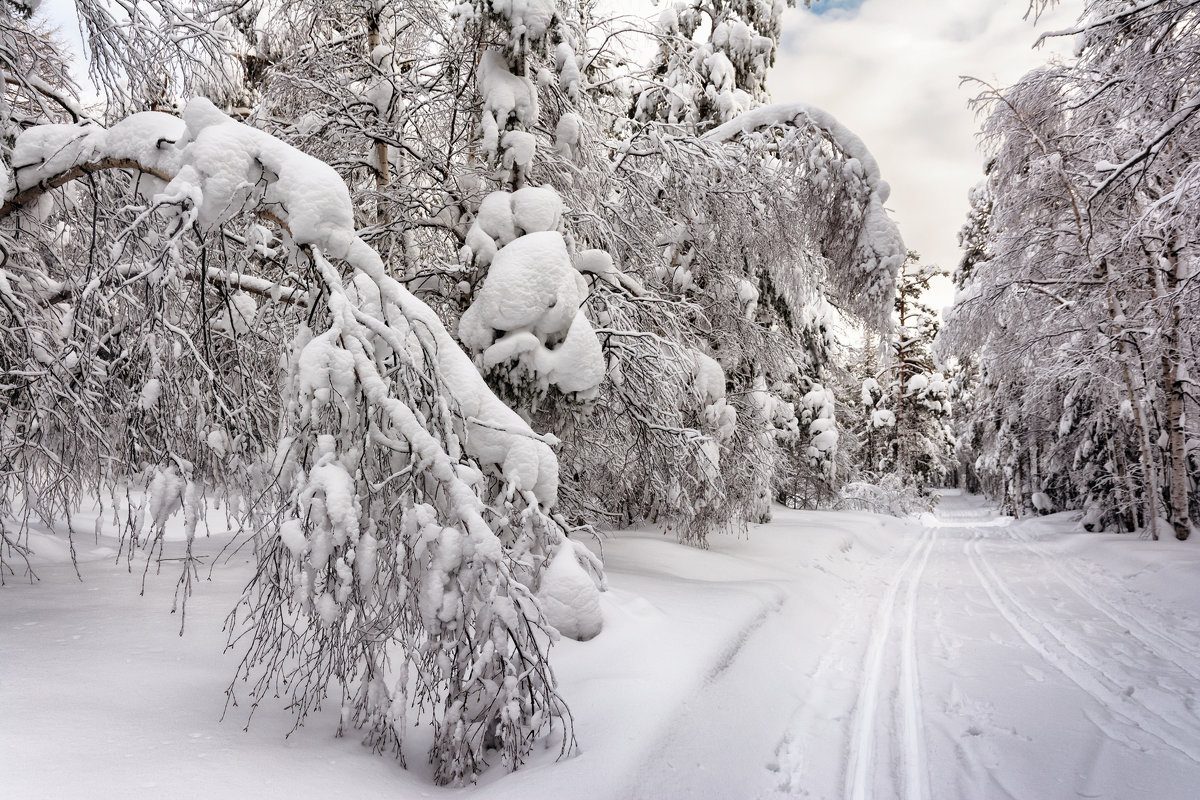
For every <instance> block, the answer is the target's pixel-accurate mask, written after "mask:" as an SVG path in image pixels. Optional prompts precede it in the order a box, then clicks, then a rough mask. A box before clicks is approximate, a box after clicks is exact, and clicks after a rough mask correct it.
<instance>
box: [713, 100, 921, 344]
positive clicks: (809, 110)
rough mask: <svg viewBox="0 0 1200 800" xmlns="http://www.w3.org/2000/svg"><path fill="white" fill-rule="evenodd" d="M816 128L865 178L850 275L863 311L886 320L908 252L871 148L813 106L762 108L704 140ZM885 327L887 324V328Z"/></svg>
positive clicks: (848, 166) (850, 171)
mask: <svg viewBox="0 0 1200 800" xmlns="http://www.w3.org/2000/svg"><path fill="white" fill-rule="evenodd" d="M810 125H811V126H813V127H815V128H816V129H817V130H818V131H819V132H820V133H822V134H823V135H824V136H826V137H827V138H828V139H829V141H830V142H831V143H832V144H833V146H834V147H835V148H836V149H837V150H839V151H841V153H843V154H844V155H845V157H846V159H847V160H846V169H847V170H848V174H854V173H861V174H860V177H861V179H862V181H863V182H864V183H865V184H866V187H867V189H868V191H869V195H868V196H867V197H865V198H863V210H862V226H861V228H860V229H859V231H858V239H857V242H856V243H855V247H854V253H853V256H852V257H853V262H854V263H852V264H850V265H848V266H849V268H850V271H851V272H852V273H853V274H855V275H857V276H860V277H861V278H862V279H863V281H862V282H861V283H860V285H859V287H858V288H859V291H861V292H862V294H863V295H864V296H865V298H866V302H865V303H864V302H862V301H861V300H860V301H859V302H857V305H858V306H860V307H867V306H872V305H873V306H875V307H876V309H877V311H878V312H879V316H880V318H882V319H886V317H887V314H888V313H889V312H890V302H891V297H892V295H893V294H894V290H895V285H896V276H897V275H898V274H899V272H900V269H901V266H902V265H903V263H904V257H905V254H906V253H907V248H906V247H905V246H904V240H903V239H902V238H901V236H900V230H899V228H898V227H897V226H896V223H895V222H894V221H893V220H892V219H891V217H890V216H889V215H888V213H887V210H886V209H885V208H884V203H886V202H887V199H888V197H889V196H890V195H891V187H890V186H889V185H888V183H887V181H885V180H883V177H882V175H881V174H880V171H879V162H877V161H876V160H875V157H874V156H873V155H872V154H871V151H870V150H868V149H867V146H866V144H865V143H864V142H863V140H862V139H861V138H859V137H858V135H857V134H855V133H854V132H853V131H851V130H850V129H849V128H847V127H846V126H845V125H843V124H842V123H841V122H839V121H838V120H837V118H835V117H834V116H833V115H832V114H830V113H829V112H827V111H825V110H823V109H820V108H817V107H816V106H812V105H809V104H808V103H799V102H797V103H778V104H774V105H766V106H760V107H759V108H755V109H752V110H750V111H746V112H743V113H742V114H739V115H738V116H736V117H734V118H733V119H731V120H730V121H729V122H726V123H725V124H723V125H719V126H718V127H716V128H714V129H712V130H711V131H709V132H708V133H707V134H705V135H704V138H705V139H707V140H709V141H716V142H728V141H732V140H734V139H736V138H738V137H739V136H742V135H745V134H749V133H752V132H754V131H759V130H763V129H768V128H773V127H783V128H787V127H796V128H806V127H808V126H810ZM885 324H886V323H885Z"/></svg>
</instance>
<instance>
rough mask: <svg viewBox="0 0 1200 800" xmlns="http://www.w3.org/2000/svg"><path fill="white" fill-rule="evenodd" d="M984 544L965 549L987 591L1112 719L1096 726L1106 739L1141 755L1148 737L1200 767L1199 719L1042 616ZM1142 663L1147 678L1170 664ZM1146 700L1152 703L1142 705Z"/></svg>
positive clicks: (1151, 656) (1148, 656)
mask: <svg viewBox="0 0 1200 800" xmlns="http://www.w3.org/2000/svg"><path fill="white" fill-rule="evenodd" d="M983 539H984V537H983V535H982V534H981V533H978V532H977V533H975V534H974V535H973V536H972V537H971V539H969V540H968V541H967V543H966V544H965V545H964V552H965V553H966V555H967V558H968V561H969V563H970V565H971V568H972V569H973V570H974V571H975V574H976V576H977V577H978V578H979V581H980V583H981V584H982V585H983V588H984V591H986V592H987V594H988V597H989V598H990V599H991V601H992V603H993V604H994V605H995V606H996V609H997V610H998V611H999V612H1000V614H1001V615H1002V616H1003V617H1004V618H1005V619H1006V620H1007V621H1008V622H1009V624H1010V625H1012V627H1013V628H1014V629H1015V630H1016V631H1017V633H1018V634H1019V635H1020V636H1021V638H1022V639H1024V640H1025V642H1026V643H1027V644H1028V645H1029V646H1030V647H1031V648H1033V649H1034V650H1035V651H1037V652H1038V653H1039V654H1040V655H1041V656H1042V657H1043V658H1044V659H1045V660H1046V663H1048V664H1050V665H1051V666H1052V667H1054V668H1055V669H1057V670H1058V671H1059V672H1061V673H1062V674H1063V675H1064V676H1065V677H1066V678H1067V679H1069V680H1070V681H1071V682H1072V683H1074V684H1075V685H1076V686H1078V687H1079V688H1080V689H1082V690H1083V691H1085V692H1086V693H1087V694H1089V695H1091V696H1092V698H1093V699H1095V700H1096V702H1098V703H1099V704H1100V705H1101V706H1102V707H1103V708H1104V710H1105V711H1107V712H1109V713H1110V714H1111V715H1112V718H1111V720H1107V721H1103V722H1102V721H1100V720H1094V721H1095V722H1096V723H1097V724H1098V725H1100V726H1101V728H1102V729H1104V731H1105V733H1107V734H1108V735H1109V736H1110V737H1111V738H1113V739H1116V740H1117V741H1120V742H1122V743H1124V744H1128V745H1130V746H1132V747H1135V748H1138V749H1143V748H1142V745H1141V744H1140V743H1139V741H1138V739H1139V738H1140V737H1139V736H1138V733H1139V732H1141V733H1145V734H1149V736H1151V737H1153V738H1154V739H1156V740H1157V741H1158V742H1159V743H1161V744H1162V745H1165V746H1166V747H1168V748H1171V749H1173V750H1176V751H1178V752H1179V753H1181V754H1182V755H1184V756H1186V757H1187V758H1188V759H1190V760H1191V761H1193V762H1194V763H1196V764H1198V765H1200V747H1198V746H1197V744H1196V743H1197V742H1200V720H1197V719H1196V717H1195V716H1194V715H1188V714H1180V713H1176V712H1175V711H1173V710H1172V709H1171V708H1170V705H1171V702H1170V701H1169V698H1167V702H1164V698H1162V697H1161V696H1159V693H1157V692H1154V691H1153V690H1152V689H1150V690H1149V691H1147V690H1146V689H1147V688H1148V684H1147V681H1146V679H1145V676H1144V675H1142V676H1139V675H1137V674H1134V672H1133V670H1132V669H1131V667H1133V665H1131V664H1129V663H1126V659H1124V658H1122V657H1121V653H1120V651H1119V650H1118V649H1117V648H1115V647H1107V648H1103V649H1102V648H1096V647H1092V646H1090V645H1091V644H1092V643H1089V642H1088V641H1087V640H1086V638H1085V637H1079V636H1076V635H1074V634H1071V633H1070V632H1069V631H1068V627H1069V626H1068V625H1067V624H1065V623H1066V620H1060V619H1053V618H1050V617H1049V616H1048V615H1044V614H1040V613H1038V611H1036V610H1035V609H1034V608H1033V606H1032V604H1030V603H1029V602H1028V600H1026V599H1022V598H1021V597H1020V595H1019V594H1018V592H1017V591H1015V590H1014V589H1013V588H1012V586H1011V584H1010V583H1009V582H1008V581H1006V579H1004V578H1003V577H1001V575H1000V573H999V572H998V571H997V570H996V569H995V568H993V567H992V565H991V564H990V563H988V559H987V557H986V555H985V549H984V547H983V546H982V541H983ZM1085 599H1086V598H1085ZM1079 622H1080V620H1078V619H1072V620H1071V623H1072V625H1075V624H1079ZM1107 643H1108V642H1107V640H1106V644H1107ZM1105 654H1106V655H1107V656H1108V659H1107V663H1105V665H1104V667H1103V668H1101V667H1098V666H1096V665H1097V663H1104V659H1102V658H1101V656H1102V655H1105ZM1139 657H1140V660H1141V662H1142V664H1143V665H1144V666H1142V667H1141V669H1140V670H1139V671H1142V670H1144V672H1145V673H1147V674H1148V675H1161V674H1162V667H1163V666H1167V664H1166V663H1160V664H1158V665H1155V664H1154V662H1155V661H1159V662H1162V661H1163V660H1162V659H1161V658H1159V657H1158V656H1157V655H1156V654H1155V653H1154V652H1153V651H1150V652H1146V653H1142V654H1139ZM1172 666H1175V667H1176V668H1177V667H1178V665H1174V664H1172ZM1156 667H1157V669H1156ZM1135 687H1142V689H1143V691H1136V689H1135ZM1135 693H1136V694H1137V696H1136V697H1135ZM1147 695H1148V698H1147V699H1143V697H1145V696H1147ZM1130 729H1131V730H1130Z"/></svg>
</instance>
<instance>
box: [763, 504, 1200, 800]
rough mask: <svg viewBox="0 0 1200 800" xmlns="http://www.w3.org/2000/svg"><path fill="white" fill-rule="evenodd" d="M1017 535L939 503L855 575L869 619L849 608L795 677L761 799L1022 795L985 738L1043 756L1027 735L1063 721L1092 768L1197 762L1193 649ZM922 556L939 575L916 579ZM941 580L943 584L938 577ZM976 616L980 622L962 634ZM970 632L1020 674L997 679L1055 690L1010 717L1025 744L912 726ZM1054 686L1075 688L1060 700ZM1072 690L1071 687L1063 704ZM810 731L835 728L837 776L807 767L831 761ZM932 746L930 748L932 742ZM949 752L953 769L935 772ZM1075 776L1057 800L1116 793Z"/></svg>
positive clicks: (1042, 545) (982, 701) (921, 574)
mask: <svg viewBox="0 0 1200 800" xmlns="http://www.w3.org/2000/svg"><path fill="white" fill-rule="evenodd" d="M1029 527H1031V526H1028V525H1027V526H1026V528H1027V529H1028V528H1029ZM1032 527H1033V528H1034V535H1032V536H1031V535H1029V534H1028V533H1026V532H1024V531H1023V530H1022V526H1021V525H1014V524H1012V520H1010V519H1009V518H1006V517H997V516H996V515H995V513H994V512H991V511H989V510H988V509H985V508H981V507H969V506H968V507H963V504H962V503H961V502H951V503H947V504H944V507H943V508H942V509H940V510H939V514H938V519H937V520H936V521H933V522H931V523H929V524H927V525H925V526H924V527H923V529H922V530H921V531H920V534H919V536H917V537H915V541H913V542H912V544H911V545H910V546H909V547H908V549H907V550H904V549H900V550H899V551H898V552H895V553H893V555H892V556H891V557H890V558H884V559H881V560H880V564H879V566H877V567H876V568H875V569H873V570H870V569H868V570H865V571H864V573H863V575H862V576H861V578H860V580H859V583H860V586H859V589H860V591H861V590H862V589H864V588H866V587H868V586H870V585H871V583H872V582H874V581H878V583H877V584H876V585H880V584H882V585H884V587H885V588H884V590H883V592H882V594H881V595H877V598H878V599H877V600H876V601H875V602H876V605H875V606H874V607H873V609H872V610H871V611H869V612H868V611H866V610H865V609H864V608H857V609H856V608H850V609H848V610H847V611H846V612H845V613H844V614H843V618H842V619H841V621H840V622H839V624H838V625H837V626H836V627H835V628H834V629H833V634H832V635H831V636H830V637H829V639H830V641H828V642H827V644H828V645H829V646H828V648H827V649H826V650H825V652H823V653H822V655H821V657H820V659H819V660H818V661H817V666H816V669H815V670H814V671H813V672H812V673H811V675H809V677H810V678H811V680H812V684H813V685H812V688H811V690H810V691H809V692H808V694H807V695H806V696H805V701H806V702H805V704H804V705H802V706H801V707H800V708H798V709H796V710H795V711H794V712H793V713H792V717H791V720H790V722H789V724H788V729H787V733H786V734H785V735H784V737H783V739H782V740H781V741H780V742H779V744H778V746H777V748H776V758H775V760H774V761H773V762H771V765H770V769H771V770H772V771H777V772H779V773H780V775H779V776H778V780H777V782H776V786H775V789H774V793H773V796H779V795H786V796H804V797H825V798H833V797H839V798H841V800H876V799H879V800H883V799H885V798H886V799H890V798H904V800H930V798H940V797H947V796H950V795H947V794H946V791H947V789H948V788H949V787H948V786H947V784H946V778H947V776H949V777H950V780H951V781H952V783H953V784H954V785H955V788H954V791H955V792H956V794H954V795H953V796H956V797H976V798H988V800H990V799H991V798H997V797H1011V798H1015V797H1025V796H1026V794H1025V792H1027V791H1028V789H1022V788H1021V782H1022V780H1023V779H1025V777H1024V776H1020V775H1014V774H1011V773H1009V772H1007V771H1006V770H1005V769H1003V768H1002V767H1001V765H1002V764H1004V759H1003V758H1001V757H1000V756H1003V751H1002V750H1001V751H998V752H999V756H998V755H997V751H995V750H993V749H992V748H995V747H996V746H997V745H996V742H1000V743H1001V746H1003V742H1004V741H1005V740H1004V738H1002V737H1012V738H1013V740H1014V741H1016V742H1022V741H1023V742H1024V744H1025V746H1026V747H1029V746H1032V747H1033V749H1035V750H1036V749H1038V747H1044V746H1045V745H1047V744H1050V743H1051V742H1052V741H1053V739H1052V738H1048V737H1052V734H1046V733H1045V732H1044V731H1042V730H1040V728H1041V727H1042V726H1044V725H1045V723H1046V722H1048V721H1050V720H1054V719H1056V718H1064V719H1068V720H1069V719H1070V718H1072V717H1073V716H1078V717H1079V718H1082V719H1086V720H1088V721H1090V724H1091V725H1092V727H1093V730H1094V731H1096V732H1097V733H1098V734H1099V735H1098V737H1097V738H1095V739H1094V741H1091V743H1090V745H1089V744H1088V743H1087V742H1081V747H1083V748H1084V749H1088V748H1090V750H1089V752H1090V755H1086V756H1084V761H1085V762H1086V763H1090V764H1093V765H1095V764H1098V763H1100V762H1102V760H1103V759H1104V758H1105V754H1106V753H1108V751H1109V750H1110V749H1111V748H1112V747H1118V748H1123V749H1126V750H1127V751H1131V752H1132V753H1133V754H1137V757H1145V756H1154V757H1157V758H1162V757H1163V754H1164V753H1165V751H1170V752H1172V753H1174V754H1176V755H1177V756H1180V757H1182V758H1183V759H1186V761H1188V762H1191V763H1192V764H1193V765H1197V766H1200V717H1198V716H1197V715H1196V713H1194V712H1193V711H1192V705H1191V702H1192V694H1193V690H1194V686H1195V684H1196V681H1197V676H1198V675H1200V667H1197V666H1194V664H1196V663H1200V652H1198V651H1197V649H1196V648H1195V647H1193V646H1191V645H1189V644H1188V643H1187V642H1186V641H1185V640H1184V639H1182V638H1181V637H1179V636H1176V635H1173V634H1172V633H1171V632H1170V631H1169V630H1168V629H1167V628H1166V627H1165V625H1164V624H1162V620H1158V621H1156V620H1155V619H1154V618H1153V617H1154V614H1155V611H1156V610H1155V609H1151V608H1149V607H1147V608H1146V609H1145V612H1146V613H1139V611H1138V610H1135V609H1134V608H1133V607H1132V606H1131V605H1129V604H1128V603H1127V602H1126V595H1127V594H1128V592H1127V591H1124V590H1123V587H1120V586H1111V587H1108V588H1109V589H1110V590H1111V593H1110V594H1108V595H1104V596H1102V595H1101V594H1100V591H1099V590H1097V589H1095V588H1092V587H1091V586H1089V583H1088V578H1087V577H1086V576H1085V575H1084V574H1083V571H1082V570H1083V569H1086V567H1080V566H1070V565H1065V564H1060V563H1057V562H1056V557H1055V553H1054V551H1053V550H1052V549H1050V548H1048V546H1047V544H1048V542H1051V541H1054V539H1053V537H1051V539H1049V540H1046V541H1043V540H1041V539H1040V538H1038V536H1037V528H1036V525H1035V526H1032ZM1058 561H1062V559H1061V558H1059V559H1058ZM931 562H932V563H935V564H937V565H938V571H939V573H944V575H942V574H938V575H934V576H933V577H930V578H928V579H927V578H926V573H927V572H928V571H929V570H928V567H929V566H930V564H931ZM897 563H898V566H896V565H897ZM888 564H890V565H891V567H890V572H889V568H888ZM946 576H953V577H955V578H956V580H957V582H956V581H954V580H948V579H947V580H945V581H943V580H939V579H941V578H944V577H946ZM968 576H973V577H974V579H975V580H974V581H971V580H970V578H969V577H968ZM964 601H965V602H964ZM956 605H957V607H958V608H957V611H958V613H959V614H960V616H959V617H958V619H957V620H955V619H953V616H954V614H953V611H954V610H955V607H956ZM947 609H949V610H951V611H952V613H951V615H950V617H949V618H948V617H947V616H946V615H945V614H944V613H943V611H944V610H947ZM1157 613H1161V612H1157ZM976 619H977V620H979V628H978V631H973V630H971V628H970V626H971V624H972V621H973V620H976ZM993 620H994V621H993ZM996 625H1001V626H1006V627H1007V628H1009V629H1011V630H1012V631H1013V632H1014V633H1015V634H1016V637H1017V638H1015V639H1012V638H1011V637H1004V636H1001V635H1000V634H1001V633H1002V630H1003V629H1001V628H996ZM985 637H986V641H987V642H988V643H990V644H991V645H992V646H993V647H997V648H1000V649H1001V651H1003V652H1006V653H1010V654H1012V657H1014V658H1016V659H1017V662H1018V663H1019V666H1020V668H1021V673H1022V675H1021V677H1015V676H1012V677H1010V678H1009V679H1010V680H1021V679H1022V678H1023V679H1025V680H1027V681H1029V682H1031V683H1032V684H1036V685H1043V684H1045V682H1046V681H1047V680H1049V677H1048V676H1049V675H1053V674H1055V673H1057V674H1059V675H1061V676H1062V677H1063V678H1065V679H1066V681H1067V684H1065V685H1064V688H1063V689H1062V690H1055V691H1057V692H1058V694H1057V695H1055V698H1056V699H1055V707H1054V708H1037V707H1034V708H1033V709H1032V710H1031V711H1030V710H1025V709H1018V710H1017V712H1016V713H1017V714H1018V717H1020V716H1021V715H1022V714H1023V715H1024V719H1025V722H1024V725H1026V726H1029V727H1030V730H1031V731H1032V732H1033V733H1034V737H1033V738H1031V737H1030V736H1027V735H1025V734H1022V733H1019V732H1018V731H1017V730H1015V729H1011V730H1010V729H1008V728H1006V727H1003V726H1001V727H999V728H997V727H995V725H994V724H993V723H990V722H988V721H987V720H989V719H990V716H991V715H990V713H983V714H982V715H980V714H976V713H974V711H972V712H971V713H968V712H967V711H962V710H958V711H950V712H949V713H950V716H949V718H948V720H949V721H950V722H951V723H953V721H954V720H955V719H957V721H958V722H960V723H962V724H964V726H965V727H966V733H965V734H961V733H957V732H956V731H955V730H953V725H951V727H947V721H948V720H947V718H946V716H945V714H942V718H938V719H936V720H935V719H930V718H927V715H926V711H925V706H926V705H928V704H929V702H930V700H932V699H934V698H935V697H937V695H936V694H933V692H934V691H935V688H934V687H933V686H932V685H927V681H926V680H925V679H926V678H928V679H929V681H932V682H933V683H940V684H942V685H946V684H947V683H948V685H949V686H951V687H954V686H956V685H958V683H959V682H960V677H959V675H958V674H957V672H958V671H960V670H961V669H962V667H961V666H955V664H956V663H957V662H958V661H959V660H960V654H961V653H962V651H963V650H964V649H966V650H968V651H969V650H970V649H971V647H972V646H975V647H978V644H973V643H974V642H978V641H980V640H981V639H983V638H985ZM863 641H865V646H864V645H863V644H862V643H861V642H863ZM856 642H858V644H856ZM934 651H940V652H941V653H942V654H943V655H941V656H940V657H938V656H936V655H935V652H934ZM852 664H856V665H859V666H858V669H857V670H856V672H857V673H858V674H857V678H856V686H855V691H854V692H853V693H850V692H848V691H847V690H845V689H844V688H841V689H840V690H839V686H838V681H839V678H840V677H841V676H843V675H844V674H845V673H846V671H847V667H848V665H852ZM967 677H971V676H970V675H969V674H968V675H967ZM1065 686H1070V687H1074V688H1073V689H1071V690H1070V692H1068V693H1067V694H1063V692H1067V690H1066V688H1065ZM1074 689H1078V690H1080V693H1079V694H1078V695H1075V694H1072V693H1071V692H1074ZM1004 694H1005V692H1004V686H1003V685H1000V684H997V685H995V686H993V687H991V688H989V690H988V693H987V695H986V696H984V697H981V698H976V699H974V700H973V701H972V702H973V703H974V706H975V708H985V709H986V708H988V707H990V706H993V705H995V704H997V703H998V704H1001V705H1002V704H1003V702H1004V700H1003V698H1004ZM942 699H943V700H945V698H942ZM945 702H946V703H947V704H949V702H950V701H948V700H947V701H945ZM1060 703H1061V706H1060V705H1059V704H1060ZM839 707H840V708H841V709H842V711H841V712H838V711H837V710H836V709H838V708H839ZM1006 710H1007V709H1006ZM1031 712H1032V713H1031ZM1055 715H1058V717H1056V716H1055ZM822 717H824V720H823V719H822ZM977 719H983V720H985V722H984V723H983V724H980V723H979V722H977V721H974V720H977ZM823 721H824V722H826V723H827V727H830V726H833V725H836V726H838V727H840V730H841V733H840V736H841V738H842V752H841V758H842V762H841V765H840V767H832V768H831V767H829V766H827V765H825V766H824V767H823V765H822V764H821V757H822V755H825V756H829V755H833V754H832V753H830V752H829V751H828V750H827V749H826V750H825V751H824V752H822V751H821V742H820V741H819V740H820V737H821V733H819V732H817V731H818V730H819V725H820V723H822V722H823ZM968 721H970V722H969V726H968V725H966V723H967V722H968ZM828 733H829V731H826V735H827V734H828ZM939 736H940V741H939V742H937V744H938V745H940V748H939V747H936V746H934V743H933V740H932V739H931V737H939ZM1038 742H1041V744H1040V745H1039V744H1038ZM939 749H940V752H939V755H941V757H942V762H939V763H936V764H935V763H933V762H931V753H932V752H933V751H934V750H939ZM814 751H817V752H814ZM950 753H952V754H953V759H952V760H953V761H955V762H957V766H955V765H954V764H952V763H946V756H947V755H948V754H950ZM823 768H824V771H823ZM833 770H836V774H834V773H833ZM933 771H936V772H938V773H939V777H940V778H942V780H941V781H940V782H939V781H937V780H934V778H933V776H932V774H931V772H933ZM1014 778H1016V780H1014ZM1074 778H1075V779H1076V780H1079V781H1081V783H1080V784H1079V786H1078V787H1076V788H1075V789H1073V790H1072V791H1071V794H1070V796H1072V797H1075V796H1104V797H1118V796H1119V795H1112V794H1107V793H1103V792H1101V793H1099V794H1090V793H1089V792H1088V791H1085V790H1084V788H1083V787H1084V785H1085V784H1086V785H1094V784H1092V783H1090V782H1091V781H1093V780H1096V779H1094V778H1093V777H1091V776H1088V775H1087V774H1086V768H1085V769H1084V771H1083V772H1082V773H1081V774H1079V775H1076V776H1074ZM835 779H836V781H837V784H836V786H837V788H834V786H835V784H834V780H835ZM1056 779H1057V780H1062V779H1063V778H1062V777H1061V776H1060V777H1056ZM1048 796H1049V795H1048ZM1053 796H1056V797H1057V796H1060V795H1053Z"/></svg>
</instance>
